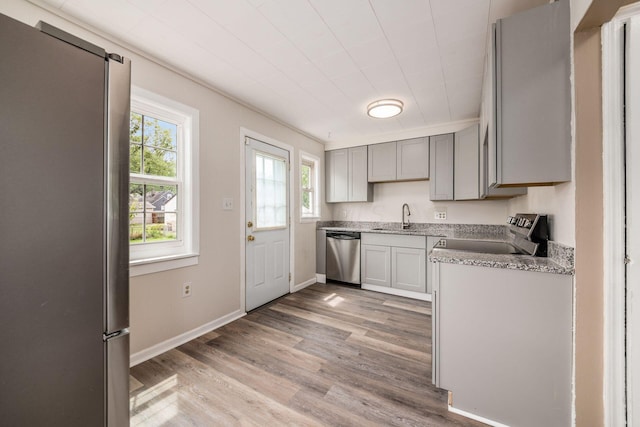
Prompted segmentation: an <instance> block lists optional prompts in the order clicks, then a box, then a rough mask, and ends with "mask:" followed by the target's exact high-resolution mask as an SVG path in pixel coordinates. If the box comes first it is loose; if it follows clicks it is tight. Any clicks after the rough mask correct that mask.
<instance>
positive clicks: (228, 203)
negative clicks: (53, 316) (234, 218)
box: [222, 197, 233, 211]
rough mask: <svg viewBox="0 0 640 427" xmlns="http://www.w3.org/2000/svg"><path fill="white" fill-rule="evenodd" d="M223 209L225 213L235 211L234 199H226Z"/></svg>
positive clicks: (223, 201)
mask: <svg viewBox="0 0 640 427" xmlns="http://www.w3.org/2000/svg"><path fill="white" fill-rule="evenodd" d="M222 209H223V210H225V211H232V210H233V199H232V198H231V197H225V198H224V199H222Z"/></svg>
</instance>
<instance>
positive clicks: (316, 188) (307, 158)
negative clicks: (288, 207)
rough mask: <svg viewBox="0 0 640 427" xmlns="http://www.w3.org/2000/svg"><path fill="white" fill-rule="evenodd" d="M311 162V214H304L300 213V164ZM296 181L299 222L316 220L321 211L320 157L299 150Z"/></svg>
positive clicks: (301, 192)
mask: <svg viewBox="0 0 640 427" xmlns="http://www.w3.org/2000/svg"><path fill="white" fill-rule="evenodd" d="M305 162H306V163H313V172H314V173H313V181H314V182H313V183H312V185H311V186H312V188H313V200H312V203H313V215H304V214H303V213H302V194H303V190H302V180H301V176H302V172H301V170H302V164H303V163H305ZM298 180H299V181H298V182H300V185H299V191H300V223H301V224H303V223H307V222H316V221H318V220H319V219H320V216H321V213H320V190H321V189H320V185H321V184H320V158H318V157H316V156H314V155H313V154H309V153H306V152H304V151H300V156H299V161H298Z"/></svg>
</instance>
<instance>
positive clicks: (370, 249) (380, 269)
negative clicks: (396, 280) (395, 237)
mask: <svg viewBox="0 0 640 427" xmlns="http://www.w3.org/2000/svg"><path fill="white" fill-rule="evenodd" d="M360 263H361V265H360V275H361V281H362V283H369V284H371V285H375V286H385V287H390V286H391V248H390V247H389V246H378V245H364V244H363V245H361V246H360Z"/></svg>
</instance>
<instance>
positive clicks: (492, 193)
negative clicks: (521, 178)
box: [480, 123, 527, 199]
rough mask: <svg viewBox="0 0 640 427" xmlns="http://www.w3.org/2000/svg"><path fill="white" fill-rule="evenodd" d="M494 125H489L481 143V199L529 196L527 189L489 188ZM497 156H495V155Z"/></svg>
mask: <svg viewBox="0 0 640 427" xmlns="http://www.w3.org/2000/svg"><path fill="white" fill-rule="evenodd" d="M494 127H495V126H493V124H491V123H490V124H489V126H488V127H487V129H486V130H485V133H484V136H482V134H481V137H482V139H481V141H480V198H481V199H508V198H511V197H516V196H522V195H523V194H527V187H504V188H493V187H489V134H490V133H491V130H492V128H494ZM494 155H495V154H494Z"/></svg>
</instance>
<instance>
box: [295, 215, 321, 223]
mask: <svg viewBox="0 0 640 427" xmlns="http://www.w3.org/2000/svg"><path fill="white" fill-rule="evenodd" d="M317 221H320V217H319V216H305V217H302V218H300V224H306V223H309V222H317Z"/></svg>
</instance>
